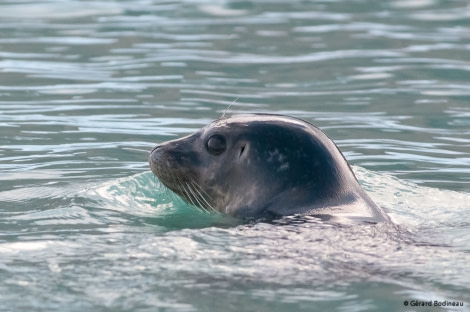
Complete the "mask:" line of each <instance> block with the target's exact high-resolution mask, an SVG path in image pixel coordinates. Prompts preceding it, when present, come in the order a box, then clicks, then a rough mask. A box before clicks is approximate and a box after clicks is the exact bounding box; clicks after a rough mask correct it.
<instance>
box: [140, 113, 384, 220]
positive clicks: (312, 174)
mask: <svg viewBox="0 0 470 312" xmlns="http://www.w3.org/2000/svg"><path fill="white" fill-rule="evenodd" d="M149 164H150V168H151V170H152V172H153V173H154V174H155V175H156V176H157V177H158V179H159V180H160V181H161V182H162V183H163V184H164V185H165V186H166V187H168V188H169V189H171V190H172V191H173V192H175V193H176V194H178V195H179V196H180V197H182V198H183V199H184V200H185V201H186V202H188V203H190V204H192V205H194V206H197V207H199V208H202V209H204V210H207V211H217V212H221V213H225V214H229V215H232V216H236V217H242V218H257V219H258V218H269V219H272V218H279V217H282V216H288V215H296V214H300V215H311V216H319V217H322V218H326V219H338V220H356V221H360V222H371V223H377V222H389V218H388V216H387V215H386V214H385V213H384V212H383V211H382V210H381V209H380V208H379V207H378V206H377V205H376V204H375V203H374V202H373V201H372V200H371V199H370V198H369V196H368V195H367V194H366V193H365V191H364V190H363V189H362V187H361V186H360V185H359V182H358V181H357V179H356V177H355V176H354V173H353V172H352V170H351V167H350V166H349V164H348V163H347V161H346V159H345V158H344V156H343V154H341V152H340V151H339V149H338V148H337V147H336V145H335V144H334V143H333V141H331V140H330V139H329V138H328V137H327V136H326V135H325V134H324V133H323V132H322V131H321V130H320V129H319V128H317V127H315V126H314V125H312V124H310V123H308V122H305V121H303V120H300V119H297V118H293V117H287V116H282V115H272V114H249V115H234V116H232V117H228V118H222V119H218V120H215V121H213V122H212V123H211V124H209V125H207V126H205V127H204V128H202V129H200V130H199V131H197V132H195V133H194V134H191V135H189V136H186V137H183V138H180V139H176V140H172V141H168V142H165V143H162V144H159V145H157V146H156V147H155V148H154V149H153V150H152V152H151V154H150V157H149Z"/></svg>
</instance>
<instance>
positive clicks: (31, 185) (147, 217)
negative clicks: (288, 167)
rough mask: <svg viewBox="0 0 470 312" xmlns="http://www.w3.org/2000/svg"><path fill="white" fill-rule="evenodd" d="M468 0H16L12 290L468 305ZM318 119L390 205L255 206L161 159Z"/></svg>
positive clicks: (5, 303) (122, 304)
mask: <svg viewBox="0 0 470 312" xmlns="http://www.w3.org/2000/svg"><path fill="white" fill-rule="evenodd" d="M469 22H470V6H469V4H468V2H467V1H438V0H410V1H401V0H398V1H373V0H357V1H346V0H343V1H342V0H337V1H310V2H309V1H295V0H294V1H272V0H271V1H208V0H196V1H161V2H160V1H149V0H136V1H72V0H65V1H16V0H15V1H13V0H12V1H2V2H1V3H0V311H423V312H424V311H470V295H469V294H470V286H469V285H470V284H469V281H470V265H469V263H470V253H469V251H470V249H469V245H470V213H469V212H470V102H469V101H470V83H469V81H470V61H469V60H470V26H469V25H470V24H469ZM246 112H248V113H249V112H269V113H279V114H287V115H291V116H295V117H299V118H302V119H304V120H306V121H309V122H312V123H314V124H315V125H318V126H319V127H321V128H322V129H323V130H324V131H325V132H326V133H327V135H328V136H329V137H330V138H332V139H333V140H334V141H335V143H336V144H337V145H338V146H339V148H340V149H341V151H342V152H343V153H344V155H345V156H346V158H347V159H348V161H349V162H350V163H351V165H352V166H353V170H354V171H355V173H356V175H357V177H358V179H359V181H360V183H361V184H362V185H363V187H364V188H365V189H366V191H367V192H368V194H369V195H370V196H371V197H372V198H373V200H374V201H375V202H376V203H377V204H379V205H380V206H381V207H383V209H384V210H385V211H386V212H387V214H389V215H390V216H391V218H392V219H393V222H394V224H393V225H387V224H377V225H355V226H352V225H341V226H339V225H333V224H329V223H325V222H320V221H318V220H315V219H313V218H300V219H299V218H296V217H292V218H287V219H283V220H278V221H275V222H271V223H265V222H258V223H248V224H247V223H246V222H243V221H241V220H238V219H234V218H231V217H229V216H224V215H220V214H208V213H202V212H200V211H199V210H197V209H196V208H194V207H191V206H188V205H187V204H186V203H184V202H183V201H182V200H181V199H179V198H178V197H177V196H176V195H174V194H172V193H171V192H170V191H169V190H167V189H165V187H163V186H162V185H161V184H160V182H159V181H158V179H156V178H155V177H154V176H153V174H152V173H151V172H150V171H149V168H148V164H147V158H148V155H149V151H150V150H151V149H152V147H153V146H155V145H156V144H157V143H160V142H163V141H166V140H170V139H174V138H178V137H181V136H183V135H186V134H189V133H192V132H193V131H195V130H197V129H199V128H200V127H202V126H204V125H206V124H207V123H209V122H210V121H211V120H213V119H216V118H219V117H220V116H222V115H223V114H224V113H226V114H234V113H246Z"/></svg>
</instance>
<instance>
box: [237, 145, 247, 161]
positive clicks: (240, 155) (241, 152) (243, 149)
mask: <svg viewBox="0 0 470 312" xmlns="http://www.w3.org/2000/svg"><path fill="white" fill-rule="evenodd" d="M245 146H246V145H242V147H241V148H240V154H239V155H238V158H240V157H242V154H243V152H244V151H245Z"/></svg>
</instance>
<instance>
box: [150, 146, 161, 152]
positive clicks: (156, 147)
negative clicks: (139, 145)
mask: <svg viewBox="0 0 470 312" xmlns="http://www.w3.org/2000/svg"><path fill="white" fill-rule="evenodd" d="M160 146H161V145H157V146H155V147H154V148H153V149H152V151H151V152H150V154H152V153H153V152H154V151H155V150H156V149H158V148H160Z"/></svg>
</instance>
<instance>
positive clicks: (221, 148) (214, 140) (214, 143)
mask: <svg viewBox="0 0 470 312" xmlns="http://www.w3.org/2000/svg"><path fill="white" fill-rule="evenodd" d="M206 144H207V146H206V147H207V150H208V151H209V153H211V154H212V155H215V156H218V155H220V154H222V153H223V152H225V150H226V149H227V143H226V142H225V138H224V137H223V136H221V135H218V134H216V135H213V136H211V137H210V138H209V140H207V143H206Z"/></svg>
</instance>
